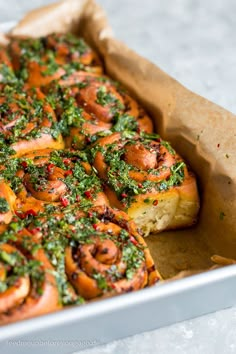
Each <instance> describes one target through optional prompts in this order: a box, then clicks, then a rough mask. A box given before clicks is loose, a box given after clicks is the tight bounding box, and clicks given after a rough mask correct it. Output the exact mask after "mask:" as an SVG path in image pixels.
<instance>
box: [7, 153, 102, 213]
mask: <svg viewBox="0 0 236 354" xmlns="http://www.w3.org/2000/svg"><path fill="white" fill-rule="evenodd" d="M0 173H1V176H2V182H1V184H0V196H1V194H2V195H3V196H4V195H6V200H9V199H10V198H11V203H10V205H11V208H10V207H9V211H10V210H14V212H15V213H16V214H17V215H18V216H20V217H21V218H22V219H25V218H27V216H28V215H36V214H37V213H38V212H40V211H43V210H45V208H46V207H47V206H48V205H55V206H57V207H58V208H65V207H67V206H69V205H75V206H77V207H78V208H83V209H89V208H91V207H93V206H96V205H108V204H109V202H108V200H107V197H106V196H105V194H104V193H103V191H102V186H101V182H100V180H99V178H98V177H97V176H96V175H95V173H94V171H93V168H92V167H91V166H90V164H89V163H88V162H87V158H86V155H85V154H84V153H82V152H79V151H68V150H52V149H44V150H37V151H33V152H31V153H28V154H26V155H24V156H22V157H21V158H13V159H11V163H10V164H7V163H3V164H2V165H0ZM8 190H11V194H13V195H14V198H13V197H11V194H10V192H9V191H8ZM7 198H8V199H7ZM7 215H8V214H6V216H7ZM9 217H10V215H9Z"/></svg>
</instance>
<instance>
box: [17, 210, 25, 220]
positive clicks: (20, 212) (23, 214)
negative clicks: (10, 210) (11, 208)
mask: <svg viewBox="0 0 236 354" xmlns="http://www.w3.org/2000/svg"><path fill="white" fill-rule="evenodd" d="M15 213H16V215H17V216H18V217H19V218H20V219H25V213H23V211H16V212H15Z"/></svg>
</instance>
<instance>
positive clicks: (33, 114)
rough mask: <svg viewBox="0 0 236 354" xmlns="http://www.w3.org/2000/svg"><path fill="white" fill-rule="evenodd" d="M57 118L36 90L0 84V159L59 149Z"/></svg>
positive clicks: (38, 90) (59, 135)
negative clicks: (40, 150)
mask: <svg viewBox="0 0 236 354" xmlns="http://www.w3.org/2000/svg"><path fill="white" fill-rule="evenodd" d="M56 123H57V122H56V116H55V113H54V111H53V109H52V107H51V106H50V104H49V103H48V102H47V101H46V97H45V95H44V94H43V93H42V92H41V90H40V89H39V88H32V89H30V88H28V87H27V86H22V85H21V84H17V85H13V86H10V85H7V84H0V148H1V149H0V159H1V158H3V159H4V158H6V156H8V158H11V157H19V156H22V155H24V154H26V153H27V152H30V151H32V150H39V149H43V148H53V149H62V148H64V142H63V140H62V136H61V134H57V133H56V130H55V125H56Z"/></svg>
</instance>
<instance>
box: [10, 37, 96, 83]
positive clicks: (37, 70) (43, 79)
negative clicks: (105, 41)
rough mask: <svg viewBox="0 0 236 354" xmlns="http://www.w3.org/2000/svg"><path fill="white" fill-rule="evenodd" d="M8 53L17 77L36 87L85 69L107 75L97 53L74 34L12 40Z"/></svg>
mask: <svg viewBox="0 0 236 354" xmlns="http://www.w3.org/2000/svg"><path fill="white" fill-rule="evenodd" d="M8 51H9V54H10V57H11V59H12V64H13V68H14V70H15V73H16V75H17V77H18V78H19V79H21V80H23V81H24V82H26V83H27V84H28V85H30V86H32V87H39V86H44V85H47V84H48V83H49V82H51V81H52V80H58V79H60V78H63V77H67V76H68V75H71V74H72V73H74V72H77V71H80V70H84V71H92V72H96V73H99V74H101V73H102V72H103V69H102V66H101V63H100V60H99V58H98V56H97V54H96V53H95V52H94V51H93V50H92V49H91V48H90V47H89V46H88V45H87V44H86V43H85V41H84V40H83V39H82V38H78V37H77V36H74V35H73V34H71V33H68V34H60V33H53V34H50V35H48V36H45V37H40V38H19V37H17V38H12V39H11V41H10V43H9V46H8Z"/></svg>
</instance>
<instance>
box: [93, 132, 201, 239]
mask: <svg viewBox="0 0 236 354" xmlns="http://www.w3.org/2000/svg"><path fill="white" fill-rule="evenodd" d="M147 137H148V135H146V136H145V137H144V138H142V136H139V135H133V136H131V137H129V136H128V137H126V135H125V134H122V133H114V134H112V135H109V136H108V137H104V138H101V139H100V140H98V142H97V152H96V154H95V158H94V167H95V168H96V170H97V171H98V175H99V177H100V178H102V179H103V180H104V181H105V183H104V191H105V193H106V194H107V196H108V199H109V201H110V203H111V206H113V207H116V208H119V209H121V210H126V211H127V213H128V214H129V215H130V216H131V217H132V218H134V220H135V222H136V223H137V225H138V226H139V227H140V228H141V229H142V230H143V232H144V234H145V235H146V236H147V235H148V234H149V233H150V232H160V231H162V230H166V229H175V228H179V227H187V226H191V225H192V224H194V223H195V222H196V218H197V214H198V210H199V196H198V191H197V184H196V178H195V176H194V175H193V174H192V173H191V172H189V171H188V169H187V167H186V165H185V164H184V162H183V160H182V159H181V158H180V157H179V156H178V155H177V154H176V153H175V152H174V150H173V149H172V148H170V147H168V144H167V143H166V142H165V141H162V140H161V139H160V138H159V137H157V139H156V140H152V136H150V138H149V139H147ZM112 154H114V155H115V156H117V157H116V161H115V160H113V161H112V159H111V158H109V156H112ZM115 164H116V165H115ZM121 164H122V166H123V170H122V172H120V166H121ZM178 171H180V172H179V173H177V172H178Z"/></svg>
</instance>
